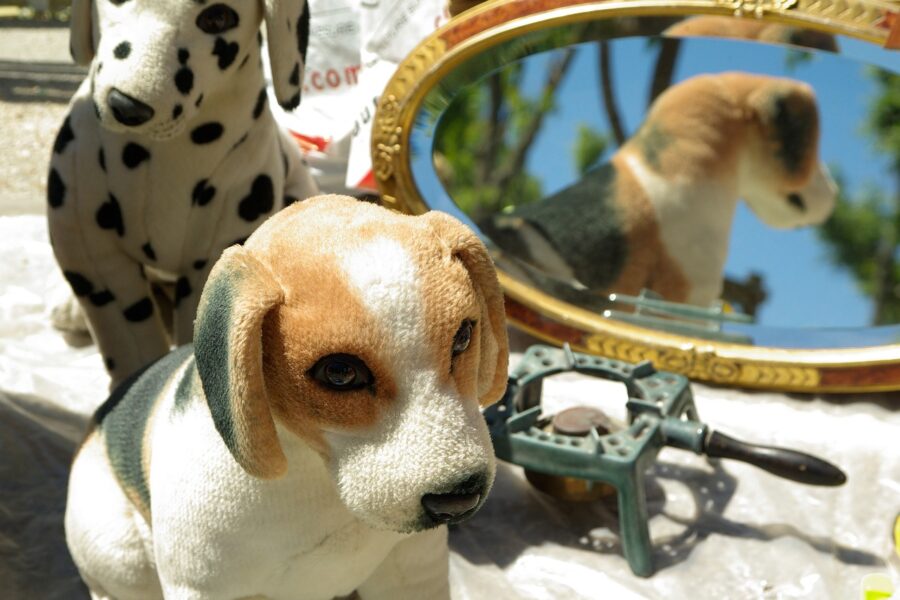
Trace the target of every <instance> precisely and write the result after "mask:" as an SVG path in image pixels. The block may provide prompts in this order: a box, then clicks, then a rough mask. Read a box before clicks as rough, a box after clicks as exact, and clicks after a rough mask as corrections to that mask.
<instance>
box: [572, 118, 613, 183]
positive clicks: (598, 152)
mask: <svg viewBox="0 0 900 600" xmlns="http://www.w3.org/2000/svg"><path fill="white" fill-rule="evenodd" d="M608 147H609V136H607V135H604V134H602V133H600V132H599V131H597V130H596V129H594V128H592V127H590V126H589V125H586V124H584V123H582V124H581V125H579V126H578V137H577V138H575V147H574V148H573V152H574V154H575V166H576V168H577V169H578V173H579V175H582V176H583V175H584V174H585V173H587V171H588V169H590V168H591V167H593V166H595V165H596V164H597V163H599V162H600V160H601V159H602V158H603V155H604V154H605V153H606V149H607V148H608Z"/></svg>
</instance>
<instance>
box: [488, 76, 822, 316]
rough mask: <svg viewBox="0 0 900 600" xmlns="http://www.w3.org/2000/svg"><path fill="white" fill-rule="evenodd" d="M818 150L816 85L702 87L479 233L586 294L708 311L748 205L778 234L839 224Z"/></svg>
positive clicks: (656, 108)
mask: <svg viewBox="0 0 900 600" xmlns="http://www.w3.org/2000/svg"><path fill="white" fill-rule="evenodd" d="M818 142H819V119H818V110H817V107H816V100H815V96H814V95H813V91H812V89H811V88H810V87H809V86H808V85H806V84H803V83H800V82H797V81H793V80H790V79H781V78H775V77H768V76H761V75H751V74H748V73H736V72H735V73H721V74H715V75H700V76H697V77H694V78H692V79H689V80H687V81H684V82H682V83H680V84H678V85H675V86H673V87H671V88H669V89H668V90H666V91H665V92H664V93H663V94H661V95H660V96H659V98H657V100H656V101H655V102H654V104H653V106H652V107H651V108H650V110H649V113H648V115H647V118H646V120H645V121H644V123H643V125H642V126H641V128H640V130H639V131H638V132H637V134H636V135H635V136H634V137H633V138H631V139H630V140H629V141H628V142H627V143H626V144H625V145H624V146H622V148H621V149H620V150H619V151H618V152H616V154H615V155H613V157H612V159H611V160H610V161H609V162H608V163H606V164H604V165H601V166H600V167H597V168H595V169H593V170H591V171H589V172H588V173H587V174H585V175H584V176H583V178H582V179H580V180H579V181H577V182H575V183H573V184H572V185H570V186H569V187H567V188H565V189H563V190H562V191H560V192H557V193H555V194H553V195H552V196H550V197H548V198H544V199H542V200H539V201H538V202H536V203H533V204H527V205H523V206H519V207H516V208H515V209H513V210H511V211H509V212H506V213H503V214H500V215H497V216H495V217H493V218H492V219H490V220H488V221H487V222H482V223H480V224H479V226H480V227H481V228H482V229H483V230H484V231H485V233H486V234H487V236H488V237H489V238H490V239H491V240H492V241H493V242H494V243H496V244H497V245H498V246H499V247H500V249H501V250H502V251H503V252H504V254H508V255H511V256H513V257H516V258H518V259H520V260H522V261H523V262H525V263H526V264H528V265H530V266H531V267H533V268H536V269H537V270H538V271H539V272H540V273H542V274H547V275H550V276H552V277H553V278H554V279H556V280H557V281H564V282H568V283H571V285H572V286H574V287H576V288H579V289H587V290H589V291H591V292H594V293H596V294H600V295H605V294H608V293H612V292H618V293H622V294H637V293H639V292H640V291H641V290H642V289H649V290H652V291H654V292H656V293H658V294H660V295H661V296H662V297H663V298H665V299H667V300H671V301H674V302H687V303H691V304H697V305H709V304H711V303H713V302H714V301H715V300H717V299H718V298H719V296H720V293H721V290H722V280H723V270H724V266H725V260H726V258H727V255H728V242H729V237H730V235H731V221H732V218H733V216H734V211H735V207H736V205H737V201H738V199H740V198H742V199H744V200H745V201H746V202H747V203H748V204H749V206H750V208H751V209H752V210H753V211H754V212H755V213H756V215H757V216H758V217H759V218H760V219H762V220H763V221H764V222H765V223H766V224H768V225H770V226H772V227H778V228H791V227H801V226H805V225H814V224H818V223H822V222H823V221H824V220H825V219H827V218H828V216H829V215H830V214H831V211H832V210H833V208H834V204H835V196H836V187H835V185H834V182H833V181H832V179H831V177H830V175H829V174H828V171H827V169H826V168H825V166H824V165H823V164H821V163H820V162H819V160H818Z"/></svg>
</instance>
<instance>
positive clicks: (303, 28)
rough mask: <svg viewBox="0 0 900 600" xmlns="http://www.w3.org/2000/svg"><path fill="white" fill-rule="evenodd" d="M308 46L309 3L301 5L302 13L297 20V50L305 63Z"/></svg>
mask: <svg viewBox="0 0 900 600" xmlns="http://www.w3.org/2000/svg"><path fill="white" fill-rule="evenodd" d="M308 46H309V2H304V3H303V12H302V13H300V18H299V19H297V50H298V51H299V52H300V56H301V57H302V58H303V62H304V63H305V62H306V48H307V47H308Z"/></svg>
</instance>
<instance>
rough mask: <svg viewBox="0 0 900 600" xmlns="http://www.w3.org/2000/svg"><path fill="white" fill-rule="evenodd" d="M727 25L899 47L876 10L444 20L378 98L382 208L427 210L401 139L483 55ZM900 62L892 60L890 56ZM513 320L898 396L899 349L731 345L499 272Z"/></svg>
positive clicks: (600, 7) (539, 7)
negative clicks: (633, 320) (681, 21)
mask: <svg viewBox="0 0 900 600" xmlns="http://www.w3.org/2000/svg"><path fill="white" fill-rule="evenodd" d="M698 14H710V15H724V16H729V15H735V16H743V17H745V18H757V19H764V20H770V21H774V22H781V23H785V24H788V25H794V26H798V27H804V28H808V29H817V30H820V31H824V32H828V33H832V34H838V35H845V36H849V37H853V38H857V39H860V40H864V41H868V42H871V43H874V44H878V45H880V46H884V47H886V48H900V3H897V2H883V1H877V0H678V1H676V2H670V1H668V0H618V1H616V0H609V1H600V2H598V1H596V0H489V1H488V2H486V3H484V4H481V5H479V6H477V7H476V8H474V9H472V10H469V11H467V12H465V13H463V14H462V15H460V16H458V17H457V18H454V19H453V20H451V21H450V22H449V23H448V24H446V25H445V26H444V27H442V28H441V29H439V30H438V31H436V32H435V33H434V34H433V35H431V36H430V37H428V38H427V39H426V40H425V41H423V42H422V43H421V44H420V45H419V46H418V47H417V48H416V49H415V50H413V52H412V53H411V54H410V55H409V56H408V57H407V58H406V59H405V60H404V61H403V63H401V64H400V66H399V67H398V69H397V72H396V73H395V75H394V76H393V78H392V79H391V80H390V82H389V83H388V84H387V86H386V88H385V91H384V93H383V94H382V96H381V99H380V102H379V105H378V109H377V112H376V114H375V119H374V127H373V133H372V160H373V166H374V173H375V177H376V180H377V182H378V185H379V188H380V190H381V192H382V197H383V199H384V203H385V204H386V205H387V206H389V207H391V208H394V209H396V210H399V211H402V212H407V213H411V214H418V213H422V212H426V211H428V210H429V207H428V205H427V203H426V202H425V201H424V199H423V198H422V197H421V195H420V194H419V191H418V189H417V187H416V184H415V181H414V180H413V176H412V171H411V169H410V158H411V156H410V144H409V136H410V130H411V127H412V125H413V122H414V119H415V116H416V113H417V111H418V109H419V107H420V104H421V103H422V101H423V99H424V97H425V95H426V94H427V93H428V91H429V90H430V89H431V88H432V87H433V86H434V85H435V84H436V83H437V82H439V81H440V80H441V78H442V77H443V76H444V75H445V74H446V73H448V72H449V71H450V70H452V69H453V68H454V67H456V66H457V65H459V64H460V63H462V62H463V61H465V60H467V59H468V58H470V57H472V56H474V55H476V54H477V53H478V52H480V51H482V50H483V49H485V48H488V47H491V46H493V45H496V44H499V43H501V42H503V41H506V40H508V39H511V38H512V37H515V36H518V35H521V34H524V33H527V32H530V31H534V30H537V29H541V28H545V27H551V26H558V25H565V24H569V23H577V22H583V21H586V20H588V19H602V18H614V17H623V16H650V15H652V16H680V15H698ZM898 61H900V52H898ZM499 277H500V282H501V284H502V286H503V288H504V291H505V294H506V310H507V316H508V318H509V321H510V322H511V323H512V324H513V325H514V326H516V327H518V328H520V329H523V330H525V331H527V332H528V333H531V334H532V335H534V336H536V337H538V338H540V339H543V340H545V341H547V342H550V343H555V344H561V343H563V342H568V343H569V344H570V345H571V346H572V347H573V348H574V349H576V350H580V351H585V352H591V353H595V354H600V355H603V356H608V357H612V358H617V359H621V360H627V361H632V362H636V361H641V360H647V359H649V360H652V361H653V362H654V363H655V364H656V365H657V367H658V368H660V369H663V370H668V371H675V372H679V373H683V374H685V375H687V376H689V377H691V378H693V379H696V380H701V381H706V382H710V383H715V384H724V385H733V386H740V387H748V388H772V389H779V390H785V391H803V392H812V391H816V392H859V391H876V390H897V389H900V344H894V345H889V346H877V347H865V348H841V349H822V350H818V349H817V350H797V349H780V348H767V347H759V346H749V345H738V344H729V343H721V342H716V341H710V340H704V339H698V338H692V337H686V336H683V335H676V334H670V333H664V332H660V331H655V330H651V329H647V328H643V327H638V326H635V325H630V324H628V323H623V322H618V321H614V320H610V319H604V318H602V317H600V316H599V315H597V314H594V313H591V312H589V311H587V310H584V309H581V308H578V307H576V306H573V305H570V304H567V303H564V302H561V301H559V300H557V299H555V298H553V297H551V296H549V295H547V294H545V293H543V292H541V291H539V290H537V289H534V288H531V287H529V286H527V285H525V284H523V283H521V282H519V281H517V280H515V279H513V278H512V277H510V276H508V275H507V274H505V273H503V272H500V273H499Z"/></svg>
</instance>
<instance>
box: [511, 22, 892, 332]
mask: <svg viewBox="0 0 900 600" xmlns="http://www.w3.org/2000/svg"><path fill="white" fill-rule="evenodd" d="M839 43H840V44H841V47H842V48H843V49H844V50H845V52H849V53H850V54H852V55H857V56H862V57H864V58H866V59H868V60H870V61H871V60H873V59H874V60H878V61H880V62H881V64H882V65H884V66H891V65H893V66H895V68H898V69H900V64H898V63H900V58H897V57H896V56H891V57H887V55H886V53H879V50H878V49H877V48H872V47H871V46H870V45H868V44H864V43H861V42H854V40H845V39H841V40H839ZM612 46H613V58H614V63H613V73H614V80H615V86H616V95H617V99H618V104H619V109H620V112H621V113H622V116H623V119H624V121H625V124H626V130H627V131H628V132H629V133H633V132H634V131H635V130H636V129H637V127H638V126H639V125H640V122H641V120H642V119H643V114H644V108H645V102H646V100H645V99H646V95H647V88H648V86H649V82H650V79H651V73H652V69H653V66H654V60H655V50H649V49H648V47H647V43H646V41H645V40H643V39H635V38H627V39H619V40H615V41H613V42H612ZM548 59H549V56H547V55H546V54H545V55H535V56H532V57H530V58H529V60H532V61H536V62H544V61H546V60H548ZM539 70H540V69H538V71H539ZM728 70H741V71H747V72H754V73H762V74H770V75H781V76H787V77H792V78H794V79H798V80H802V81H806V82H807V83H809V84H810V85H812V86H813V88H814V89H815V90H816V94H817V96H818V99H819V105H820V112H821V115H822V127H823V131H822V140H821V148H820V154H821V156H822V158H823V160H824V161H825V162H826V163H827V164H829V165H839V166H840V169H841V171H842V172H843V175H844V177H845V178H846V182H847V184H848V187H849V188H850V189H851V190H858V189H859V188H860V187H861V186H863V185H865V184H867V183H869V184H875V185H878V186H880V187H881V188H882V189H885V190H888V191H890V192H892V193H896V190H894V188H893V187H892V186H893V181H894V179H893V177H892V176H891V175H890V173H889V171H888V169H887V160H886V159H885V158H884V157H883V156H881V155H879V153H878V152H877V151H876V150H875V149H874V148H873V145H872V142H871V140H870V139H869V138H868V137H866V136H865V135H864V133H863V131H862V122H863V119H864V116H865V114H866V111H867V108H868V103H869V101H870V99H871V97H872V95H873V93H874V85H873V84H872V82H871V80H870V79H869V78H868V77H867V76H866V75H865V67H864V65H863V64H862V63H860V62H856V61H854V60H849V59H847V58H843V57H838V56H834V55H827V54H823V55H814V57H813V60H812V61H811V62H806V63H803V64H801V65H799V66H797V67H795V68H794V69H793V70H787V69H786V67H785V51H784V49H783V48H781V47H777V46H767V45H761V44H755V43H747V42H734V41H723V40H714V39H691V40H686V41H685V43H684V45H683V46H682V52H681V55H680V57H679V62H678V66H677V69H676V73H675V80H676V81H681V80H683V79H686V78H689V77H692V76H694V75H696V74H699V73H708V72H719V71H728ZM538 84H539V81H538V79H537V78H534V79H533V80H529V81H526V84H525V86H524V87H525V88H526V89H528V88H534V89H537V87H538ZM559 92H560V93H559V94H558V98H559V99H561V100H559V102H560V104H561V105H562V106H561V107H560V110H558V111H556V112H555V113H554V114H553V115H551V116H550V117H549V118H548V119H547V120H546V121H545V124H544V127H543V130H542V133H541V135H540V137H539V139H538V141H537V142H536V143H535V146H534V149H533V151H532V153H531V155H530V157H529V162H528V165H527V166H528V169H529V171H530V172H532V173H533V174H535V175H539V176H541V177H542V178H543V179H544V192H545V193H551V192H553V191H555V190H556V189H559V188H561V187H563V186H565V185H567V184H568V183H569V182H571V181H573V180H574V179H575V178H576V176H577V174H576V172H575V167H574V165H573V163H572V161H571V156H572V153H571V146H572V140H574V139H575V132H576V131H577V129H578V126H579V125H580V124H582V123H585V124H589V125H591V126H593V127H594V128H596V129H599V130H601V131H609V127H608V124H607V120H606V114H605V111H604V109H603V103H602V99H601V97H600V92H599V85H598V83H597V67H596V46H595V45H593V44H591V45H588V46H586V47H584V48H583V49H582V50H581V51H580V52H579V53H578V55H577V57H576V59H575V61H574V63H573V65H572V67H571V69H570V71H569V73H568V75H567V77H566V78H565V80H564V81H563V82H562V84H561V85H560V88H559ZM561 147H563V148H567V151H565V152H561V151H560V148H561ZM751 270H755V271H758V272H761V273H762V274H763V276H764V280H765V282H766V286H767V287H768V288H769V291H770V296H769V299H768V301H767V302H766V303H765V304H764V305H763V307H762V309H761V312H760V314H759V322H761V323H763V324H765V325H771V326H788V325H791V326H817V327H823V326H826V327H847V326H864V325H867V324H868V322H869V319H870V313H871V304H870V302H869V300H868V299H866V298H864V297H863V296H862V295H861V294H859V292H858V291H857V289H856V285H855V283H854V281H853V280H852V279H851V277H850V276H849V275H848V274H846V273H845V272H844V271H842V270H839V269H837V268H835V267H833V266H831V265H830V264H829V263H828V261H827V259H826V258H825V250H824V247H823V246H822V245H821V243H820V242H819V241H818V239H817V238H816V236H815V234H814V232H813V231H811V230H809V229H806V230H794V231H779V230H774V229H771V228H769V227H767V226H766V225H764V224H763V223H762V222H760V221H759V220H758V219H757V218H756V217H755V216H754V215H753V214H752V213H751V212H750V210H749V209H748V208H747V207H746V206H745V205H744V204H743V203H740V204H739V208H738V211H737V214H736V217H735V223H734V228H733V235H732V246H731V251H730V253H729V260H728V263H727V265H726V273H727V274H729V275H730V276H733V277H740V278H743V277H744V276H746V275H747V274H748V273H749V272H750V271H751Z"/></svg>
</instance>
